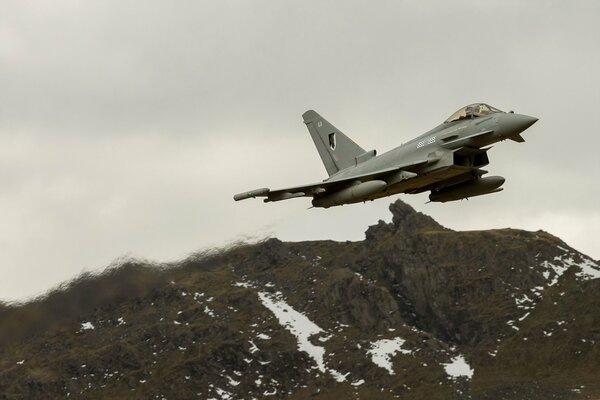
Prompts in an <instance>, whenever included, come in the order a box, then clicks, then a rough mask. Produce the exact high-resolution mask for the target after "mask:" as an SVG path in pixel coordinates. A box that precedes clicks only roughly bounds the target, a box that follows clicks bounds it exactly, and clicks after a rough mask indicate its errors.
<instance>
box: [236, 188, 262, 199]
mask: <svg viewBox="0 0 600 400" xmlns="http://www.w3.org/2000/svg"><path fill="white" fill-rule="evenodd" d="M269 192H270V190H269V188H260V189H255V190H250V191H248V192H243V193H238V194H236V195H235V196H233V199H234V200H235V201H240V200H246V199H250V198H254V197H256V196H266V195H267V194H268V193H269Z"/></svg>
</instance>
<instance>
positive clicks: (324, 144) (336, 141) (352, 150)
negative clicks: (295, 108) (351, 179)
mask: <svg viewBox="0 0 600 400" xmlns="http://www.w3.org/2000/svg"><path fill="white" fill-rule="evenodd" d="M302 118H304V123H305V124H306V126H307V127H308V131H309V132H310V136H312V139H313V141H314V142H315V146H317V151H318V152H319V155H320V156H321V160H322V161H323V164H324V165H325V169H326V170H327V173H328V174H329V176H331V175H333V174H335V173H336V172H338V171H340V170H342V169H344V168H348V167H351V166H354V165H356V158H357V157H358V156H360V155H362V154H364V153H365V150H364V149H363V148H362V147H360V146H359V145H357V144H356V143H354V141H352V139H350V138H349V137H348V136H346V135H344V134H343V133H342V132H341V131H340V130H339V129H337V128H336V127H335V126H333V125H331V124H330V123H329V122H327V120H326V119H325V118H323V117H321V116H320V115H319V114H318V113H316V112H315V111H313V110H308V111H307V112H305V113H304V114H302Z"/></svg>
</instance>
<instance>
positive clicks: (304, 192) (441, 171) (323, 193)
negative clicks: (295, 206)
mask: <svg viewBox="0 0 600 400" xmlns="http://www.w3.org/2000/svg"><path fill="white" fill-rule="evenodd" d="M303 118H304V123H305V124H306V126H307V127H308V130H309V132H310V135H311V137H312V138H313V142H314V144H315V147H316V149H317V151H318V153H319V156H320V157H321V161H322V162H323V164H324V166H325V169H326V170H327V173H328V174H329V178H327V179H325V180H324V181H323V182H319V183H315V184H308V185H302V186H296V187H289V188H284V189H278V190H270V189H268V188H261V189H255V190H249V191H246V192H242V193H238V194H236V195H234V196H233V199H234V200H235V201H240V200H246V199H249V198H256V197H265V199H264V201H265V202H266V203H267V202H275V201H282V200H289V199H292V198H298V197H312V198H313V201H312V204H313V206H315V207H323V208H329V207H333V206H341V205H344V204H352V203H359V202H366V201H369V200H371V201H372V200H375V199H377V198H381V197H387V196H391V195H394V194H398V193H411V194H414V193H422V192H424V191H428V190H430V191H431V195H430V196H429V199H430V200H431V201H440V202H446V201H456V200H462V199H468V198H470V197H475V196H479V195H484V194H491V193H495V192H498V191H500V190H502V189H500V188H499V186H501V185H502V184H503V183H504V179H503V178H502V177H495V178H494V177H482V176H483V175H485V174H487V171H486V170H483V169H482V168H483V167H485V166H487V165H488V164H489V158H488V155H487V152H488V150H489V149H490V148H491V147H487V146H491V145H493V144H495V143H497V142H500V141H503V140H507V139H509V140H513V141H515V142H518V143H523V142H524V141H525V139H524V138H523V136H522V135H521V133H522V132H524V131H525V130H526V129H527V128H529V127H530V126H531V125H533V124H534V123H535V122H537V120H538V119H537V118H535V117H531V116H528V115H521V114H514V112H512V111H511V112H508V113H505V112H503V111H501V110H499V109H496V108H494V107H490V106H489V105H487V104H484V103H474V104H470V105H467V106H465V107H462V108H461V109H459V110H458V111H456V112H455V113H454V114H452V116H450V118H448V119H447V120H446V121H444V123H442V124H441V125H438V126H436V127H435V128H433V129H431V130H430V131H428V132H426V133H424V134H422V135H420V136H418V137H417V138H415V139H413V140H411V141H409V142H408V143H405V144H403V145H400V146H398V147H396V148H394V149H392V150H390V151H388V152H386V153H384V154H382V155H380V156H377V155H376V152H375V151H374V150H372V151H368V152H367V151H365V150H364V149H363V148H362V147H360V146H358V145H357V144H356V143H355V142H354V141H353V140H352V139H350V138H349V137H347V136H346V135H344V134H343V133H342V132H341V131H340V130H338V129H337V128H335V126H333V125H332V124H331V123H330V122H328V121H327V120H326V119H325V118H323V117H322V116H321V115H319V114H318V113H317V112H315V111H313V110H309V111H307V112H305V113H304V114H303Z"/></svg>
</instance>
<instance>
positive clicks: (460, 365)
mask: <svg viewBox="0 0 600 400" xmlns="http://www.w3.org/2000/svg"><path fill="white" fill-rule="evenodd" d="M442 365H443V366H444V369H445V370H446V373H447V374H448V375H450V376H451V377H453V378H458V377H461V376H466V377H467V378H469V379H471V378H472V377H473V369H472V368H471V366H469V364H467V362H466V361H465V358H464V357H463V356H461V355H458V356H456V357H454V358H453V359H452V360H451V362H449V363H447V364H446V363H444V364H442Z"/></svg>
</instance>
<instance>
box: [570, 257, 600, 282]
mask: <svg viewBox="0 0 600 400" xmlns="http://www.w3.org/2000/svg"><path fill="white" fill-rule="evenodd" d="M579 268H581V272H578V273H576V274H575V275H576V276H577V277H578V278H583V279H598V278H600V265H598V264H597V263H595V262H594V261H592V260H590V259H589V258H584V260H583V263H582V264H579Z"/></svg>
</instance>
